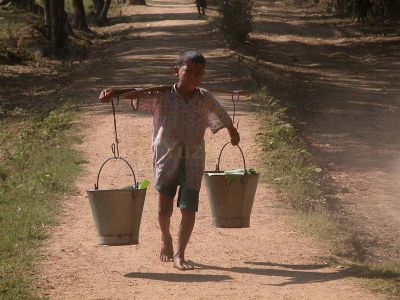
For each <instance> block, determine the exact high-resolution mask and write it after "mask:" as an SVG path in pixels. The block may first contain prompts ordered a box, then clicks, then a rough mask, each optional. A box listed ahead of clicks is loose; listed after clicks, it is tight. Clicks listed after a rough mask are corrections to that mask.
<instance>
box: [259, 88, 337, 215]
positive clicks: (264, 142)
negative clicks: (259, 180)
mask: <svg viewBox="0 0 400 300" xmlns="http://www.w3.org/2000/svg"><path fill="white" fill-rule="evenodd" d="M253 98H254V100H255V101H257V102H258V103H259V104H260V105H261V110H260V116H261V118H262V123H263V130H262V132H261V133H260V134H259V140H260V142H261V146H262V150H263V152H264V162H265V166H266V175H267V179H268V180H269V182H271V183H272V184H273V185H274V186H275V187H276V188H277V190H278V191H280V192H282V194H284V195H285V196H284V198H285V199H286V200H287V201H288V203H289V204H290V205H291V206H292V207H294V208H296V209H300V210H303V211H310V210H316V209H323V208H325V207H327V205H328V204H327V199H326V198H325V194H326V193H328V191H329V189H330V188H329V185H328V184H327V179H328V178H327V177H326V175H325V174H324V172H322V169H321V168H319V167H318V166H317V165H316V164H314V163H313V161H312V156H311V154H310V153H309V151H308V150H307V148H308V147H307V145H306V143H305V142H304V141H303V140H302V139H301V138H300V135H299V134H298V132H297V130H296V129H295V128H294V127H293V125H292V124H291V123H290V122H289V120H288V119H287V115H286V108H285V107H284V106H282V105H281V104H280V103H279V102H278V101H277V100H276V99H274V98H273V97H271V96H270V95H268V93H267V91H266V89H265V88H263V89H261V90H259V91H258V92H257V93H256V94H255V95H254V96H253Z"/></svg>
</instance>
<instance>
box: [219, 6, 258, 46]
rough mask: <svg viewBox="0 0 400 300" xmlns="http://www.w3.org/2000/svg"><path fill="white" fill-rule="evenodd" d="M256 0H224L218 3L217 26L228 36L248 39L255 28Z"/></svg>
mask: <svg viewBox="0 0 400 300" xmlns="http://www.w3.org/2000/svg"><path fill="white" fill-rule="evenodd" d="M253 5H254V0H224V1H221V2H219V4H218V14H219V16H218V19H217V26H218V27H219V29H220V30H221V32H222V33H223V34H224V35H226V36H227V37H228V38H230V39H233V40H235V41H245V40H247V38H248V36H249V33H250V32H251V31H252V28H253V16H252V14H251V11H252V8H253Z"/></svg>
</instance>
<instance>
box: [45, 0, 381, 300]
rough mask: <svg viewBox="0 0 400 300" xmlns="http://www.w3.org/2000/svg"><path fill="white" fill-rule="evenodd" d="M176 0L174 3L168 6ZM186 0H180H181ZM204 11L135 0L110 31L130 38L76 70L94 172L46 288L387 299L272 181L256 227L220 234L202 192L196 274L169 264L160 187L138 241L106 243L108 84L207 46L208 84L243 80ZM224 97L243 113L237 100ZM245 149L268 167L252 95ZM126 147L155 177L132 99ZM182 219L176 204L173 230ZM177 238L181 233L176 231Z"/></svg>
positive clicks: (58, 247)
mask: <svg viewBox="0 0 400 300" xmlns="http://www.w3.org/2000/svg"><path fill="white" fill-rule="evenodd" d="M165 2H168V1H165ZM176 2H177V1H176ZM194 9H195V8H193V7H171V8H169V7H143V6H132V7H129V8H127V9H126V10H125V11H124V12H123V19H124V22H123V23H122V24H121V23H120V24H117V25H114V26H112V27H110V28H109V29H108V30H110V31H115V32H117V31H120V30H124V34H125V35H126V36H125V38H124V40H123V41H121V42H119V43H117V44H116V45H114V46H112V47H110V48H109V49H107V50H105V51H104V55H103V57H102V59H101V60H99V61H98V62H96V63H95V64H94V65H88V66H86V67H85V68H83V69H81V70H80V71H79V72H77V73H76V76H74V82H73V84H72V85H68V87H67V88H66V89H65V90H64V92H65V94H66V95H67V96H70V97H79V98H80V99H82V101H83V102H85V103H87V105H86V108H85V109H84V112H83V114H82V116H81V118H80V124H79V125H77V126H78V127H79V128H81V129H82V131H83V143H82V144H81V145H79V148H80V149H81V150H82V151H83V152H84V153H85V155H86V158H87V161H88V163H87V165H86V171H85V173H84V174H83V175H82V176H81V177H80V178H79V180H78V181H77V182H76V185H77V191H76V193H75V194H74V195H72V196H70V197H68V198H67V199H65V200H64V202H63V211H62V214H61V221H60V225H59V226H56V227H55V228H54V230H53V231H52V234H51V238H50V239H49V240H48V242H47V246H46V247H45V249H44V250H43V256H42V258H43V261H42V262H41V264H40V276H39V278H38V286H41V287H42V288H40V289H39V291H40V293H41V294H43V295H46V296H48V297H49V298H50V299H160V298H170V299H178V298H179V299H215V298H218V299H335V300H337V299H383V297H382V296H379V295H375V294H371V293H370V292H368V291H365V290H363V289H361V288H360V287H359V286H358V285H357V284H356V283H355V282H354V280H353V279H352V278H349V277H347V276H346V273H345V272H343V271H342V270H340V269H333V268H329V267H327V266H326V265H325V264H323V263H321V262H322V261H323V259H322V257H324V256H326V255H327V253H328V249H325V248H324V246H323V245H321V244H319V243H318V242H317V241H315V240H312V239H310V238H307V237H304V236H302V235H301V234H299V233H298V232H295V231H294V230H293V229H291V228H290V227H288V226H287V225H286V224H285V218H286V217H287V216H288V211H286V210H285V209H284V208H283V207H282V206H281V205H280V204H279V202H277V201H276V199H275V195H274V192H273V191H272V190H270V189H269V188H268V187H267V186H266V185H265V184H260V185H259V188H258V191H257V195H256V199H255V203H254V207H253V214H252V219H251V227H250V228H246V229H216V228H213V227H212V226H211V220H210V213H209V209H208V206H207V198H206V191H205V189H204V187H203V188H202V191H201V203H200V210H199V213H198V217H197V223H196V225H195V229H194V232H193V235H192V239H191V241H190V244H189V245H188V249H187V258H188V259H189V260H190V261H192V262H194V263H195V265H196V269H195V270H193V271H187V272H184V273H182V272H179V271H177V270H176V269H174V268H173V267H172V265H171V264H170V263H160V262H159V259H158V256H159V250H160V242H161V241H160V233H159V229H158V225H157V218H156V216H157V202H156V194H155V192H154V191H153V189H150V190H149V191H148V194H147V198H146V203H145V207H144V212H143V219H142V225H141V232H140V234H141V237H140V244H139V245H138V246H122V247H107V246H98V245H97V240H96V231H95V228H94V224H93V221H92V217H91V212H90V208H89V204H88V199H87V196H86V190H87V189H90V188H92V187H93V184H94V182H95V179H96V176H97V172H98V169H99V167H100V165H101V163H102V162H103V161H104V160H105V159H107V158H109V157H110V156H111V148H110V146H109V145H110V144H111V143H112V142H113V124H112V114H111V107H110V105H106V104H99V103H97V96H98V92H99V90H100V89H101V88H103V87H105V86H110V85H113V86H126V85H138V86H147V85H154V84H170V83H173V82H174V81H175V78H174V77H173V76H172V69H171V67H172V66H173V64H174V60H175V57H176V54H177V53H178V52H180V51H183V50H185V49H190V48H191V49H193V48H197V49H199V50H201V51H202V52H203V53H204V54H205V56H206V57H207V59H208V65H207V75H206V78H205V82H204V86H205V87H208V88H214V87H220V88H224V89H233V88H238V87H240V77H239V76H237V74H240V66H238V65H237V63H236V62H235V61H233V60H231V59H230V58H229V57H228V56H227V53H228V51H227V50H226V49H225V48H224V44H223V43H221V41H220V39H219V38H218V37H216V36H214V35H213V34H212V31H211V29H210V28H209V27H208V26H207V24H206V22H205V20H203V19H199V18H198V17H197V13H196V12H195V11H194ZM218 99H220V100H221V102H222V103H223V104H224V105H225V106H226V107H227V109H231V107H230V102H229V97H226V96H223V95H219V96H218ZM238 117H239V118H240V127H239V128H240V133H241V136H242V142H241V145H242V146H243V150H244V153H245V155H246V158H247V164H248V166H249V167H254V168H256V169H260V160H259V158H260V151H259V149H258V146H257V144H256V141H255V136H256V133H257V130H258V126H259V124H258V121H257V120H256V119H255V117H254V115H253V114H252V112H251V107H250V105H249V104H247V103H246V102H242V103H241V105H240V107H239V111H238ZM117 122H118V123H117V126H118V129H119V139H120V142H121V144H120V153H121V154H122V156H123V157H125V158H126V159H128V160H129V161H130V162H132V163H133V167H134V169H135V171H136V173H137V176H138V178H139V180H143V179H145V178H148V179H150V180H151V179H152V171H151V150H150V149H151V148H150V145H151V139H150V137H151V118H150V117H149V116H146V115H138V114H136V115H133V114H132V113H131V111H130V108H129V105H128V104H127V103H122V102H121V103H120V105H119V106H118V109H117ZM227 138H228V136H227V133H226V132H225V131H221V132H220V133H218V134H217V135H215V136H212V135H211V134H210V133H208V134H207V136H206V143H207V149H206V151H207V159H206V164H207V168H208V169H212V168H213V167H214V164H215V161H216V157H217V155H218V152H219V150H220V148H221V146H222V145H223V143H224V142H225V141H226V140H227ZM228 150H229V151H227V152H226V155H225V157H224V165H225V167H226V168H228V167H237V161H238V157H239V154H238V153H237V152H235V151H234V149H228ZM128 173H129V172H128V170H126V171H124V170H123V169H122V168H120V166H116V167H114V168H111V167H110V168H108V169H106V170H105V171H104V174H103V175H102V179H101V180H102V181H101V183H100V184H101V185H102V187H104V188H105V187H107V186H114V187H120V186H124V185H126V183H127V182H128V180H129V178H128ZM179 221H180V216H179V211H178V210H175V212H174V216H173V220H172V232H176V230H177V227H178V223H179ZM175 237H176V235H175Z"/></svg>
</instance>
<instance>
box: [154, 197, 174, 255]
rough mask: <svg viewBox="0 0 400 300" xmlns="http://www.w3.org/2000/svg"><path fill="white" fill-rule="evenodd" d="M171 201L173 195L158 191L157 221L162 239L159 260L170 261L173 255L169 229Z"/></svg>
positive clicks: (172, 200)
mask: <svg viewBox="0 0 400 300" xmlns="http://www.w3.org/2000/svg"><path fill="white" fill-rule="evenodd" d="M173 203H174V197H170V196H167V195H165V194H163V193H160V192H159V200H158V222H159V223H160V230H161V239H162V245H161V253H160V260H161V261H163V262H167V261H172V260H173V257H174V249H173V245H172V237H171V233H170V231H169V227H170V222H171V216H172V211H173Z"/></svg>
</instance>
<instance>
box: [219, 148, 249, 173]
mask: <svg viewBox="0 0 400 300" xmlns="http://www.w3.org/2000/svg"><path fill="white" fill-rule="evenodd" d="M230 143H231V142H227V143H226V144H225V145H224V146H223V147H222V149H221V152H220V153H219V156H218V162H217V165H216V166H215V171H217V172H219V171H220V169H219V163H220V160H221V155H222V151H224V149H225V147H226V146H227V145H229V144H230ZM236 146H237V147H238V148H239V150H240V154H242V158H243V165H244V175H247V169H246V160H245V159H244V154H243V151H242V148H240V146H239V145H236Z"/></svg>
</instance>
